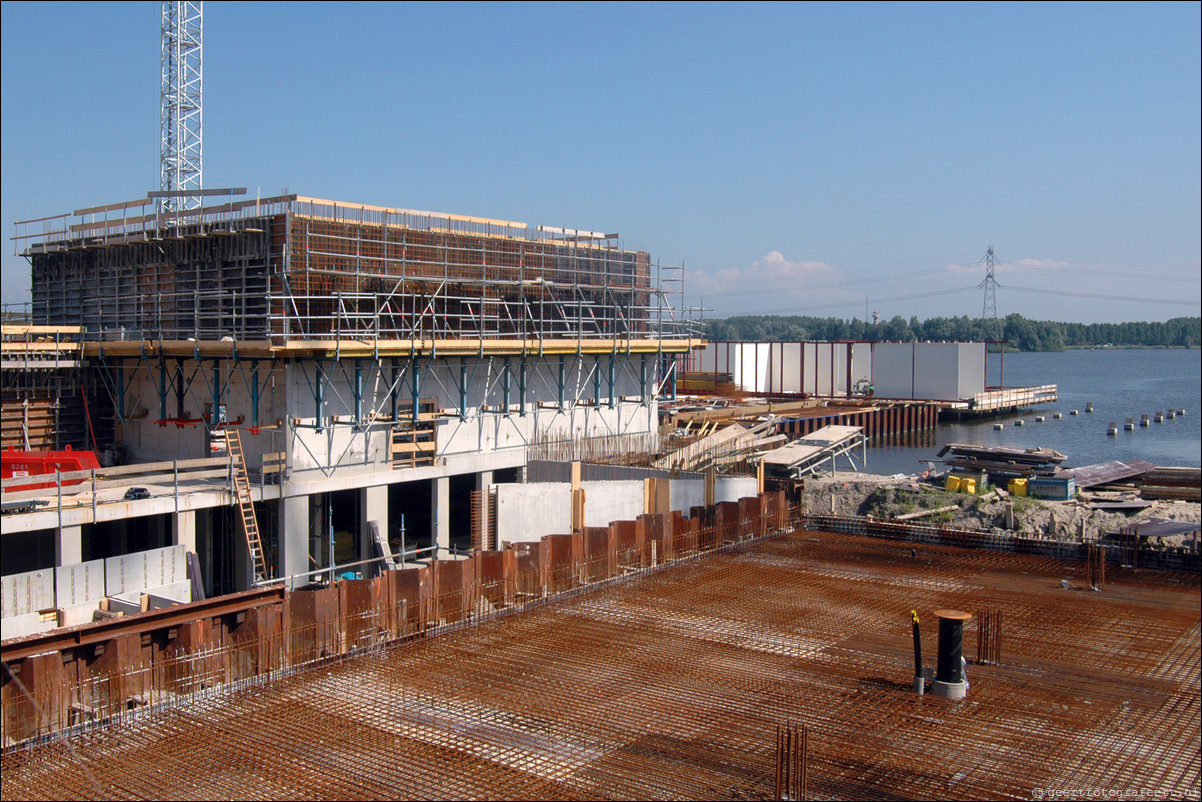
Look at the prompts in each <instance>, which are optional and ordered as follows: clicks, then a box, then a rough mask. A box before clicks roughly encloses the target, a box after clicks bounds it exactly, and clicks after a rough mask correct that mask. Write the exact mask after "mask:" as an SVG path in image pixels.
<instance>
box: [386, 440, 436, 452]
mask: <svg viewBox="0 0 1202 802" xmlns="http://www.w3.org/2000/svg"><path fill="white" fill-rule="evenodd" d="M437 450H438V444H437V443H429V442H427V443H421V442H419V443H393V444H392V453H393V454H433V453H434V452H435V451H437Z"/></svg>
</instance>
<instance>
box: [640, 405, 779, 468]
mask: <svg viewBox="0 0 1202 802" xmlns="http://www.w3.org/2000/svg"><path fill="white" fill-rule="evenodd" d="M773 423H775V418H769V419H768V420H766V421H764V422H763V423H759V424H757V425H755V426H752V427H750V428H747V427H744V426H741V425H740V424H737V423H736V424H732V425H730V426H727V427H725V428H722V429H718V430H717V431H714V432H712V433H710V434H706V435H704V436H702V437H700V438H698V439H697V440H694V441H693V442H691V443H689V444H688V445H686V446H684V447H683V448H680V449H678V450H676V451H673V452H672V453H671V454H667V455H665V456H663V457H660V458H659V459H657V460H656V461H655V463H654V464H653V467H655V468H660V469H662V470H669V471H702V470H705V469H706V468H709V467H711V466H712V467H720V466H727V465H733V464H736V463H740V462H743V461H745V460H747V459H748V458H749V457H753V456H757V455H760V454H762V453H764V452H766V451H768V450H771V449H773V448H777V447H779V446H780V445H781V444H782V443H784V442H786V441H787V440H788V439H789V438H788V437H786V436H785V435H783V434H765V433H766V432H770V431H771V430H772V425H773Z"/></svg>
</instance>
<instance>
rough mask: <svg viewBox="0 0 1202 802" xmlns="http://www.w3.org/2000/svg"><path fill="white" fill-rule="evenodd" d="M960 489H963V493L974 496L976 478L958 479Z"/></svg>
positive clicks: (975, 492)
mask: <svg viewBox="0 0 1202 802" xmlns="http://www.w3.org/2000/svg"><path fill="white" fill-rule="evenodd" d="M960 489H961V490H963V491H964V492H965V493H967V494H968V495H970V496H975V495H976V494H977V480H976V479H961V480H960Z"/></svg>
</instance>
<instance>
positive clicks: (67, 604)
mask: <svg viewBox="0 0 1202 802" xmlns="http://www.w3.org/2000/svg"><path fill="white" fill-rule="evenodd" d="M206 197H207V198H209V199H210V201H211V203H210V205H209V206H207V207H204V208H200V209H196V210H190V211H172V212H170V213H163V212H161V211H159V210H158V209H157V208H156V207H155V206H154V205H153V204H152V202H151V201H150V200H147V201H136V202H131V203H123V204H114V205H110V206H104V207H97V208H91V209H83V210H79V211H76V212H74V213H72V214H69V215H64V216H61V217H55V218H46V219H43V220H39V221H34V222H27V223H21V224H18V230H17V242H18V248H19V251H20V252H21V253H23V254H25V255H26V256H27V257H28V258H29V259H30V261H31V263H32V266H33V282H34V293H33V299H34V302H33V315H32V319H31V320H29V321H27V322H26V323H25V324H23V325H21V326H10V327H8V328H6V331H5V342H4V349H3V367H4V373H3V376H4V391H5V429H4V436H5V438H6V439H5V442H6V444H9V443H11V444H13V445H16V446H18V447H23V448H25V449H27V450H34V449H37V448H39V447H40V448H42V449H47V450H49V449H64V448H65V447H66V446H74V447H76V448H80V449H89V450H92V449H94V450H95V451H96V452H97V454H99V455H100V456H101V459H102V461H103V463H104V467H103V468H102V469H92V470H80V471H63V470H61V469H60V470H59V471H58V473H57V475H55V476H54V477H42V478H41V480H34V479H32V478H31V477H29V476H24V477H19V476H16V475H14V477H13V478H9V479H5V480H4V482H3V486H4V504H5V514H4V516H3V518H2V522H3V530H2V532H3V539H4V560H5V565H4V574H5V576H4V577H3V579H4V586H3V591H4V592H3V603H4V611H3V613H4V616H3V620H4V640H3V643H2V644H0V652H2V663H3V667H4V675H3V677H2V678H0V730H2V737H3V744H4V757H3V776H4V794H5V797H6V798H9V797H11V798H27V797H46V796H50V797H67V796H71V797H78V798H107V797H121V798H127V797H128V798H146V797H161V798H176V797H185V796H195V797H199V798H217V797H246V798H252V797H258V798H301V797H304V798H311V797H329V798H371V799H378V798H467V797H504V798H555V799H609V798H613V799H629V798H680V799H700V798H720V799H731V798H738V799H768V798H772V799H784V798H788V799H805V798H881V797H889V798H964V797H973V798H976V797H997V798H1030V797H1031V794H1032V793H1035V792H1037V791H1047V792H1048V793H1049V795H1055V796H1058V797H1063V796H1074V795H1075V796H1085V795H1086V792H1084V791H1080V790H1079V789H1098V788H1110V787H1113V788H1115V789H1117V790H1124V789H1136V788H1138V789H1144V790H1147V791H1148V792H1149V793H1153V794H1156V795H1158V796H1159V798H1187V799H1198V798H1199V776H1200V768H1199V764H1200V759H1199V752H1198V749H1197V743H1198V738H1199V723H1198V722H1199V720H1200V713H1199V710H1200V708H1199V704H1200V702H1199V699H1200V696H1199V679H1198V671H1199V648H1200V642H1199V596H1198V571H1197V559H1196V555H1191V556H1182V555H1174V554H1153V555H1149V554H1147V553H1143V552H1140V550H1139V549H1138V548H1137V544H1126V545H1124V546H1123V548H1121V549H1111V550H1110V551H1109V553H1107V551H1106V550H1104V549H1099V547H1098V546H1097V544H1094V543H1060V542H1054V541H1046V540H1043V539H1040V538H1028V537H1025V536H1022V535H1017V534H1014V533H1002V532H958V531H953V530H947V529H942V528H939V527H927V526H921V525H902V524H897V523H883V522H873V521H866V520H863V519H855V520H850V519H833V518H829V519H828V518H825V517H821V516H815V515H813V514H811V513H807V512H806V511H805V510H804V508H803V506H801V505H799V504H797V503H795V502H792V501H790V499H789V498H788V497H787V495H786V493H785V492H784V491H780V490H776V491H772V490H769V491H767V492H765V491H764V489H763V482H764V477H763V475H761V476H760V477H759V479H758V481H757V479H756V478H753V477H747V476H719V475H718V473H717V468H719V467H725V466H726V463H724V462H723V460H728V459H734V458H735V457H738V456H739V454H742V450H752V451H755V450H758V449H760V448H762V447H765V443H764V441H765V440H774V441H782V440H784V439H786V438H785V437H784V436H783V435H782V434H779V433H778V434H771V433H770V429H771V427H772V426H774V425H775V424H774V422H773V421H774V420H775V418H774V417H773V416H774V415H775V414H776V412H782V409H781V408H777V409H776V411H775V412H774V411H773V407H772V404H771V403H768V404H767V405H766V407H767V408H766V409H764V410H760V409H758V408H755V409H752V410H750V411H746V414H747V415H751V416H753V417H756V418H759V417H764V418H765V420H764V421H762V422H760V423H757V424H756V425H755V426H752V427H751V428H749V429H747V430H743V429H741V428H739V429H734V428H732V429H730V430H729V431H728V430H726V429H723V430H720V431H719V432H716V433H713V432H710V431H709V430H708V429H706V428H701V429H700V430H699V432H700V433H699V434H698V435H696V436H697V437H698V438H699V439H696V440H694V441H693V442H692V444H691V446H685V447H684V448H682V449H680V450H679V451H677V452H676V455H675V456H672V455H670V456H669V457H665V458H663V460H666V461H663V460H661V464H660V467H659V472H656V470H654V469H646V470H642V471H639V470H635V469H629V468H622V467H621V466H615V465H604V466H583V467H582V466H581V465H580V464H579V463H575V464H573V465H571V466H560V465H555V464H553V463H554V461H555V460H557V459H564V458H565V457H566V458H570V459H579V457H580V456H581V455H587V456H589V457H593V458H596V457H604V456H606V455H607V454H612V453H619V452H624V451H642V452H648V453H655V452H658V451H660V447H659V446H660V443H659V438H660V431H661V429H660V428H659V404H660V401H659V400H658V399H660V398H661V396H664V397H671V396H673V395H674V392H673V389H674V382H675V370H676V365H677V364H678V361H677V358H678V357H679V356H680V355H683V354H688V353H689V352H690V351H691V350H694V349H697V348H699V347H700V346H701V345H702V343H700V342H699V341H697V340H694V339H691V338H690V337H689V333H688V331H687V328H686V327H685V326H684V325H683V321H682V320H681V315H680V307H679V302H678V290H679V289H680V284H679V283H680V281H681V278H682V277H681V271H680V270H679V268H667V267H662V266H660V265H658V264H656V263H654V262H653V261H652V260H651V258H650V256H649V255H648V254H647V253H646V252H644V251H640V250H626V249H623V248H621V247H620V246H619V244H618V240H617V238H616V235H610V234H604V233H599V232H589V231H579V230H565V229H548V228H545V227H543V228H537V229H531V228H530V227H528V226H525V225H523V224H520V223H512V222H506V221H499V220H486V219H480V218H470V217H462V216H456V215H444V214H431V213H421V212H412V211H405V210H398V209H384V208H378V207H369V206H362V205H350V204H341V203H334V202H329V201H318V200H313V199H307V198H301V197H298V196H287V197H280V198H271V199H266V200H255V201H244V200H237V199H236V197H237V196H236V195H234V194H232V193H230V194H229V197H228V198H226V199H222V201H221V202H217V201H213V199H214V198H217V197H219V196H217V195H214V194H208V195H206ZM828 345H829V347H828V348H827V349H826V350H825V351H823V352H822V355H821V356H817V357H815V359H809V360H807V357H806V354H807V352H806V351H805V350H804V348H801V349H798V350H797V353H798V354H799V355H800V357H799V360H798V361H797V363H796V364H797V366H798V367H797V370H796V378H797V388H796V390H794V389H793V388H792V385H790V386H788V387H785V386H783V385H782V386H768V387H767V388H766V389H768V390H771V391H774V392H785V393H790V392H794V393H795V394H797V395H804V394H806V393H807V392H809V391H808V390H807V387H806V385H804V380H805V379H806V377H807V376H809V375H810V373H808V372H807V368H806V366H807V365H808V366H809V367H810V369H812V371H813V374H812V375H813V376H814V377H815V381H816V382H818V383H819V384H820V383H821V381H820V380H821V379H823V378H825V380H826V381H827V383H828V384H829V385H830V386H831V387H832V388H833V389H832V390H831V395H836V394H837V393H836V392H835V389H834V388H835V386H836V384H838V380H839V379H840V377H843V378H845V379H846V381H845V382H844V386H842V389H841V392H842V393H843V394H844V395H845V396H850V395H852V394H853V389H854V385H855V382H854V381H853V379H854V378H855V376H854V375H853V370H852V357H853V352H852V350H851V347H850V346H841V347H843V349H844V352H845V353H846V354H847V355H848V357H847V362H846V363H845V364H844V363H838V362H837V358H838V355H839V353H840V347H839V346H836V345H834V344H828ZM726 350H727V351H730V349H726ZM884 350H888V349H884ZM961 350H962V349H961ZM911 351H912V353H914V354H917V353H918V351H917V350H916V349H911ZM714 353H717V352H716V351H715V352H714ZM790 353H791V352H790ZM769 354H770V355H771V354H774V355H775V356H776V357H777V360H776V363H773V361H772V359H771V358H769V359H768V360H767V361H766V362H765V364H766V365H769V366H771V365H772V364H777V365H778V368H779V369H778V370H777V371H776V372H775V373H773V372H771V371H767V370H765V371H759V370H758V368H757V372H756V375H758V374H759V373H761V372H762V373H764V375H766V376H768V377H769V378H768V381H769V384H770V385H771V383H772V381H776V382H777V384H780V383H781V382H784V381H785V379H786V377H790V376H792V375H793V373H792V372H791V371H793V368H792V367H791V365H792V364H793V363H789V365H790V366H789V368H788V370H789V371H790V372H786V371H785V370H784V366H785V350H784V349H783V348H782V349H778V351H777V352H773V351H769ZM815 354H818V351H817V350H815ZM756 364H759V361H758V357H756ZM736 365H737V363H736ZM824 366H829V367H824ZM740 369H741V368H740ZM714 370H715V371H719V372H732V371H733V370H735V369H734V368H732V367H731V366H730V364H728V363H720V364H716V367H714ZM819 370H821V371H825V372H822V373H819ZM870 375H871V372H870ZM772 377H777V378H776V379H773V378H772ZM754 389H759V388H754ZM914 397H915V396H913V395H912V396H911V397H910V399H908V400H905V401H904V402H900V403H901V405H900V406H899V407H897V409H898V410H900V413H899V414H901V415H902V418H903V419H902V421H901V425H902V427H903V428H916V427H928V426H933V425H934V423H935V415H933V414H932V415H930V416H927V415H925V414H924V413H919V412H914V414H913V417H914V418H915V420H914V421H912V422H908V419H909V416H910V415H911V411H913V410H921V409H925V407H919V406H915V404H914V403H913V399H914ZM18 401H19V402H20V403H19V404H17V403H16V402H18ZM803 402H804V403H803ZM808 402H809V399H794V400H791V401H789V402H787V403H789V404H792V405H793V406H792V407H790V408H789V409H790V410H791V412H790V414H791V415H797V416H800V415H807V416H810V417H805V418H804V419H802V420H801V422H802V423H804V424H805V427H806V431H807V433H808V434H809V435H810V436H811V437H812V438H813V437H817V436H818V435H819V434H821V432H822V431H827V430H829V429H831V428H835V429H839V430H840V431H839V432H837V434H838V435H839V438H841V439H837V440H832V441H831V442H830V443H829V444H828V445H827V446H823V447H819V446H816V445H813V444H810V445H805V447H806V448H810V449H817V450H816V451H814V455H813V456H806V457H805V458H804V459H808V460H811V461H813V460H815V459H818V458H820V457H823V456H828V457H830V458H831V460H832V464H833V458H834V456H835V452H836V451H837V450H839V449H844V450H848V449H851V448H852V444H857V445H858V446H860V447H862V445H863V438H862V436H860V435H858V434H856V433H858V432H860V431H861V430H865V431H870V430H871V429H872V427H871V426H870V425H868V424H867V423H866V422H865V421H864V420H860V419H856V418H851V419H846V420H845V419H844V418H843V417H839V418H838V420H830V421H826V420H825V419H824V417H823V416H828V412H829V411H827V412H821V411H819V410H817V409H811V408H810V406H809V405H808ZM17 409H19V410H20V413H19V415H18V414H16V413H15V412H13V410H17ZM869 411H870V410H865V409H859V410H856V411H851V412H848V411H846V410H845V411H843V412H839V413H838V414H839V415H840V416H843V415H860V416H865V415H867V414H869ZM811 413H812V415H811ZM717 416H718V412H717V411H715V410H700V411H696V410H695V411H692V412H687V411H677V412H676V413H675V414H673V415H672V416H671V418H672V420H673V421H674V425H675V426H676V427H677V428H676V429H675V430H674V433H675V432H681V431H683V433H684V434H683V435H682V437H681V438H680V439H682V441H683V440H687V439H688V438H689V437H690V436H693V435H692V433H691V431H690V430H689V427H691V426H694V425H697V426H700V427H708V426H711V425H714V424H715V423H716V417H717ZM811 417H812V418H813V420H811ZM812 422H813V423H814V425H818V424H819V423H824V424H827V425H826V429H823V430H820V431H819V432H811V431H809V426H810V423H812ZM880 423H882V424H888V425H893V424H894V423H895V422H894V421H892V420H891V419H889V418H885V417H882V418H881V421H880ZM843 424H851V425H843ZM759 428H762V429H763V431H762V432H760V431H758V429H759ZM842 430H847V431H842ZM778 431H779V430H778ZM714 437H720V438H726V439H727V440H729V441H730V442H729V443H726V444H725V445H722V447H721V448H716V447H711V445H709V444H711V443H712V442H713V441H712V440H706V439H705V438H714ZM744 439H746V440H747V441H748V442H746V443H744V442H743V440H744ZM724 442H725V441H724ZM774 445H779V442H777V443H774ZM803 445H804V444H803ZM735 446H738V448H736V447H735ZM744 446H745V449H744ZM690 448H691V450H690ZM823 448H825V449H826V450H822V449H823ZM711 452H712V453H711ZM736 452H738V453H737V454H736ZM807 453H809V452H807ZM539 457H543V458H545V460H546V461H545V462H544V463H543V464H542V465H541V466H540V470H544V469H545V470H546V471H547V475H548V476H550V477H553V478H552V480H551V481H548V482H547V483H546V484H545V485H540V484H538V483H534V482H530V483H526V484H521V485H518V484H516V483H512V482H514V480H516V479H518V478H519V476H522V475H523V474H524V473H525V472H526V471H527V466H528V465H532V464H535V463H534V462H532V460H537V458H539ZM47 459H49V458H47ZM801 459H802V458H800V457H799V458H796V459H793V461H792V462H790V466H791V467H796V464H800V463H799V460H801ZM685 461H687V464H685ZM806 464H808V463H806ZM703 466H704V467H705V468H706V473H704V474H702V473H691V471H692V470H694V469H697V468H700V467H703ZM559 467H565V469H566V471H567V474H568V475H567V481H564V478H565V477H564V476H563V475H562V474H560V473H557V472H556V470H554V469H558V468H559ZM585 469H587V470H585ZM621 471H630V473H629V476H628V477H627V475H626V474H622V473H621ZM599 475H603V476H605V477H606V478H607V479H610V480H611V481H604V482H603V481H599V480H598V479H597V477H598V476H599ZM619 475H621V476H623V477H624V478H623V479H622V480H621V481H617V480H616V479H617V477H618V476H619ZM554 477H558V478H557V479H556V478H554ZM590 477H591V478H590ZM46 479H49V481H43V480H46ZM556 482H558V483H559V484H558V485H555V483H556ZM553 485H554V486H553ZM509 491H512V492H509ZM631 510H633V513H631V512H630V511H631ZM1153 557H1155V558H1156V559H1157V560H1158V561H1159V562H1157V563H1156V567H1149V561H1150V560H1151V559H1152V558H1153ZM1108 564H1109V567H1108ZM1108 570H1109V577H1107V571H1108ZM951 608H958V610H965V611H969V612H964V613H960V612H957V610H953V609H951ZM911 610H917V611H918V612H919V614H920V615H921V616H922V617H923V619H924V622H925V626H926V629H925V630H924V631H923V632H922V633H921V634H920V633H919V632H918V629H917V622H915V624H914V630H913V635H912V638H913V639H912V640H911V629H910V627H911V616H910V611H911ZM934 611H940V612H942V613H945V614H947V613H949V612H950V613H954V614H956V615H959V616H962V617H963V618H964V620H966V621H968V623H967V624H965V625H964V626H965V632H964V634H963V637H964V641H963V643H960V642H958V641H957V642H956V643H955V645H954V646H951V645H948V644H945V642H944V638H943V630H942V624H941V623H939V622H942V621H943V620H945V619H944V618H942V617H940V616H939V615H938V613H934ZM928 613H934V614H933V615H928ZM936 631H938V633H939V635H938V643H936V639H935V635H936ZM924 644H925V651H926V654H927V655H928V660H927V664H928V665H929V664H930V663H933V662H936V660H934V659H930V658H931V656H932V655H936V654H937V655H938V658H937V662H938V670H937V671H936V672H934V673H933V675H932V677H931V678H930V679H931V680H932V681H931V682H930V683H928V682H927V678H926V677H925V675H924V668H923V661H922V660H921V657H920V654H919V652H921V651H922V648H923V646H924ZM974 644H975V646H976V660H975V661H973V662H972V667H971V668H970V669H969V673H971V675H972V685H971V687H972V690H971V691H969V690H968V684H967V683H966V682H963V680H964V670H963V668H962V667H961V666H962V664H961V663H960V661H959V659H958V654H959V651H957V650H960V649H961V648H962V649H963V650H964V651H965V654H966V656H969V657H971V646H972V645H974ZM945 647H946V648H945ZM1066 649H1068V650H1071V651H1066ZM951 654H955V655H956V659H955V660H954V661H953V660H951V658H950V657H948V655H951ZM945 671H947V672H952V673H954V674H956V676H958V677H959V680H958V681H957V682H959V683H960V684H962V685H963V690H964V693H965V694H966V696H964V698H961V699H949V698H937V697H935V696H933V695H926V696H923V695H919V694H917V693H915V685H917V686H918V687H919V688H922V689H925V687H926V685H927V684H930V685H931V686H932V688H933V689H934V688H935V687H936V686H937V685H938V684H939V683H940V682H942V681H943V680H945V679H947V676H945ZM948 676H950V675H948ZM953 684H956V683H953ZM215 736H216V737H215Z"/></svg>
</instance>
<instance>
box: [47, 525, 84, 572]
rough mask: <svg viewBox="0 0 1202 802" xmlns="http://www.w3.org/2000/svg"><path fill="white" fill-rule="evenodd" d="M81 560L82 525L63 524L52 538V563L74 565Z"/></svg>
mask: <svg viewBox="0 0 1202 802" xmlns="http://www.w3.org/2000/svg"><path fill="white" fill-rule="evenodd" d="M81 562H83V527H81V526H64V527H62V528H61V529H59V530H58V531H57V533H56V537H55V540H54V564H55V565H74V564H75V563H81Z"/></svg>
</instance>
